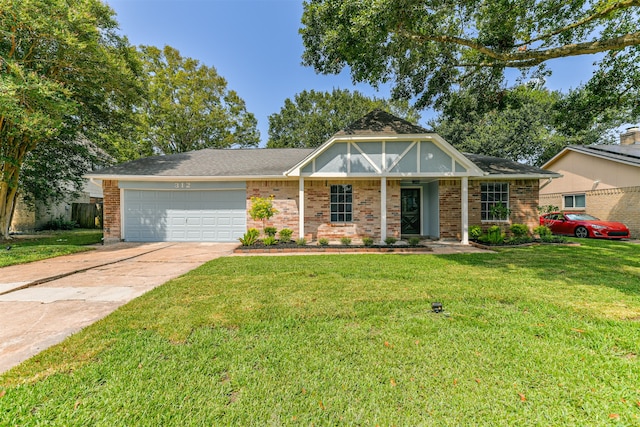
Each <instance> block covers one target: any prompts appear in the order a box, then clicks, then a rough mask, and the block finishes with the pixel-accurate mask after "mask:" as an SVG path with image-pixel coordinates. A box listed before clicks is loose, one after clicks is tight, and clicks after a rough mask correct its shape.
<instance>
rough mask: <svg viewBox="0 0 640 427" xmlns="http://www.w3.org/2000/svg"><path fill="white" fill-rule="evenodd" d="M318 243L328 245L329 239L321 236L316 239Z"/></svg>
mask: <svg viewBox="0 0 640 427" xmlns="http://www.w3.org/2000/svg"><path fill="white" fill-rule="evenodd" d="M318 245H320V246H329V239H327V238H326V237H321V238H319V239H318Z"/></svg>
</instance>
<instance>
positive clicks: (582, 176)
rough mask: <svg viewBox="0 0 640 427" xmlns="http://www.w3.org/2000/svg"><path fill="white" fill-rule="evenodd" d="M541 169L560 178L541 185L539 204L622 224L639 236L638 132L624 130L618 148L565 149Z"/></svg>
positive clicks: (639, 150)
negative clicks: (584, 213)
mask: <svg viewBox="0 0 640 427" xmlns="http://www.w3.org/2000/svg"><path fill="white" fill-rule="evenodd" d="M542 168H543V169H546V170H549V171H553V172H557V173H559V174H561V175H562V178H559V179H554V180H553V181H550V182H548V181H547V182H541V186H540V204H541V205H543V206H546V205H553V206H558V207H559V208H560V209H562V210H572V211H584V212H586V213H588V214H591V215H593V216H595V217H598V218H600V219H603V220H609V221H619V222H623V223H624V224H626V225H627V227H629V230H630V231H631V235H632V236H633V237H636V238H637V237H640V129H638V128H631V129H628V131H627V132H626V133H624V134H622V135H621V136H620V145H590V146H570V147H567V148H565V149H564V150H562V151H561V152H560V153H559V154H558V155H556V156H555V157H554V158H552V159H551V160H549V161H548V162H547V163H545V164H544V165H543V166H542Z"/></svg>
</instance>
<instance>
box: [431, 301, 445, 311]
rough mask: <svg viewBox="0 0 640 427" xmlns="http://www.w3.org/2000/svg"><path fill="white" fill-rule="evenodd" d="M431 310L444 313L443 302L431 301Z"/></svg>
mask: <svg viewBox="0 0 640 427" xmlns="http://www.w3.org/2000/svg"><path fill="white" fill-rule="evenodd" d="M431 310H433V312H434V313H442V310H443V308H442V303H441V302H432V303H431Z"/></svg>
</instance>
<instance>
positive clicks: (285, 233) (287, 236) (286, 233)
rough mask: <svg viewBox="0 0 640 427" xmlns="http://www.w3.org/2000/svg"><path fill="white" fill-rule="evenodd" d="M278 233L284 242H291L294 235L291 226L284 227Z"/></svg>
mask: <svg viewBox="0 0 640 427" xmlns="http://www.w3.org/2000/svg"><path fill="white" fill-rule="evenodd" d="M278 235H279V236H280V241H281V242H282V243H289V242H290V241H291V236H292V235H293V230H291V229H290V228H283V229H282V230H280V232H279V233H278Z"/></svg>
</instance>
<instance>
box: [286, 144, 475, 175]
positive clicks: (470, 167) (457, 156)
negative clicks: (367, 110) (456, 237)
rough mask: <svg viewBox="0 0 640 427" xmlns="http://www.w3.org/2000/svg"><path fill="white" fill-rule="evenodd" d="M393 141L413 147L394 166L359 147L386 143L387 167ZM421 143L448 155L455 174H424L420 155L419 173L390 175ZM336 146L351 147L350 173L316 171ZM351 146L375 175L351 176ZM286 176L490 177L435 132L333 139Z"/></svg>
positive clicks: (417, 171)
mask: <svg viewBox="0 0 640 427" xmlns="http://www.w3.org/2000/svg"><path fill="white" fill-rule="evenodd" d="M392 141H406V142H409V143H410V144H409V147H408V148H407V149H405V150H404V152H403V153H402V154H400V155H399V157H398V158H397V159H395V160H394V161H393V163H392V164H391V165H390V166H388V167H384V166H383V169H381V168H380V167H379V166H378V165H376V164H375V162H374V161H373V160H372V159H371V157H370V156H369V155H368V154H367V153H366V152H364V150H362V149H361V147H360V146H359V145H358V143H359V142H381V143H382V164H383V165H385V164H386V154H387V150H386V143H387V142H392ZM419 142H433V143H434V144H435V145H436V146H437V147H438V148H440V149H441V150H442V151H444V152H445V153H446V154H448V155H449V156H450V157H451V159H452V163H451V172H445V173H437V172H420V156H419V155H418V157H417V162H418V163H417V165H416V172H390V170H392V169H393V168H394V167H395V166H397V165H398V163H399V162H400V161H401V160H402V159H403V158H404V157H405V156H406V155H407V153H409V151H411V149H412V148H413V147H415V146H416V144H418V143H419ZM336 143H348V144H347V146H348V148H347V160H349V162H348V164H349V166H348V169H347V172H346V173H344V172H330V173H327V172H316V169H315V160H316V159H317V158H318V157H319V156H320V155H321V154H322V153H324V152H325V151H327V150H328V149H329V148H330V147H331V146H333V145H334V144H336ZM351 146H354V147H355V148H356V150H358V151H359V152H360V153H362V155H363V157H364V158H365V159H366V160H367V162H368V163H370V164H371V165H372V167H373V168H374V169H375V173H351V170H350V154H351ZM419 153H420V144H418V154H419ZM456 162H457V163H459V164H460V165H462V166H463V167H464V168H465V169H466V170H467V172H463V173H461V172H456V168H455V164H456ZM309 165H311V167H312V171H313V172H312V173H310V174H305V173H303V172H302V169H303V168H305V167H307V166H309ZM284 175H285V176H290V177H298V176H301V175H306V176H308V177H313V178H332V177H347V176H349V177H380V176H387V177H396V176H397V177H459V176H469V177H472V176H485V175H486V174H485V173H484V172H483V171H482V170H480V168H478V167H477V166H476V165H475V164H474V163H473V162H472V161H471V160H469V159H468V158H467V157H465V156H464V155H463V154H462V153H461V152H459V151H458V150H456V149H455V148H454V147H453V146H452V145H451V144H449V143H448V142H447V141H445V140H444V139H443V138H442V137H441V136H439V135H437V134H435V133H429V134H404V135H396V134H394V135H376V136H337V137H335V136H334V137H332V138H331V139H329V140H328V141H327V142H325V143H324V144H322V145H321V146H320V147H318V148H317V149H316V150H315V151H313V152H312V153H311V154H309V155H308V156H307V157H306V158H305V159H303V160H302V161H301V162H299V163H298V164H297V165H295V166H294V167H292V168H291V169H289V170H288V171H286V172H285V173H284Z"/></svg>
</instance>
